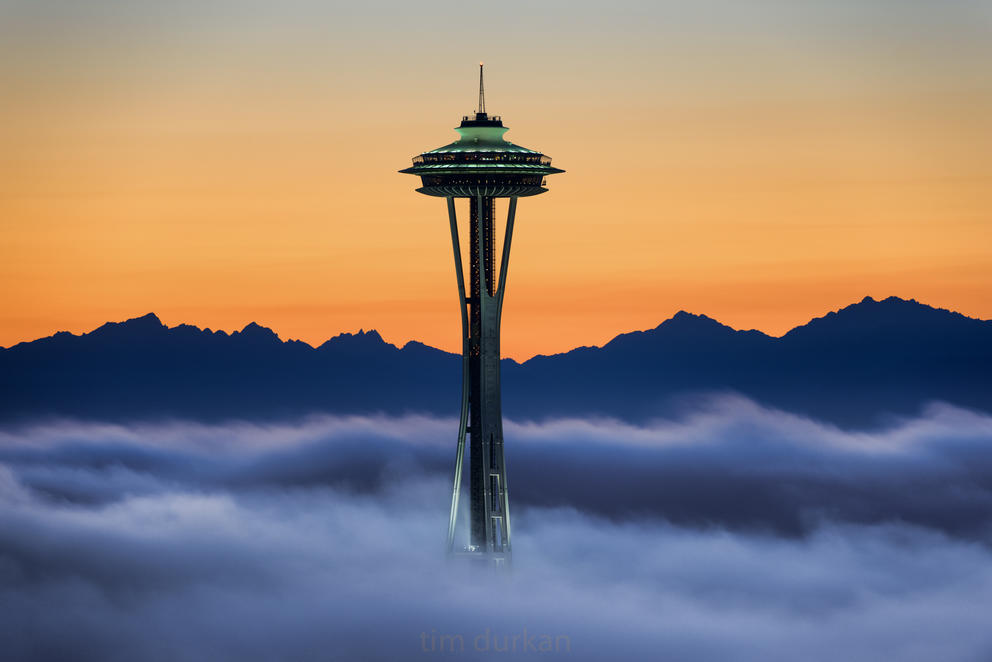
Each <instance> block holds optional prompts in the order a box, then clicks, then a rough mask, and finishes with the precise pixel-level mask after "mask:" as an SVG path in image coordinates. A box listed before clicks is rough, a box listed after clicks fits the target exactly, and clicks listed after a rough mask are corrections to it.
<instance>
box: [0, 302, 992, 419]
mask: <svg viewBox="0 0 992 662" xmlns="http://www.w3.org/2000/svg"><path fill="white" fill-rule="evenodd" d="M990 374H992V322H990V321H983V320H977V319H972V318H969V317H965V316H964V315H961V314H959V313H954V312H951V311H947V310H943V309H938V308H932V307H930V306H926V305H923V304H920V303H917V302H916V301H905V300H902V299H898V298H895V297H890V298H888V299H885V300H884V301H875V300H873V299H871V298H865V299H864V300H863V301H861V302H860V303H857V304H853V305H851V306H848V307H846V308H844V309H842V310H839V311H837V312H832V313H829V314H828V315H826V316H824V317H820V318H817V319H814V320H812V321H810V322H809V323H808V324H806V325H804V326H801V327H797V328H795V329H793V330H792V331H790V332H789V333H787V334H786V335H785V336H783V337H781V338H773V337H770V336H767V335H765V334H763V333H760V332H758V331H737V330H734V329H732V328H730V327H728V326H725V325H723V324H720V323H719V322H717V321H715V320H713V319H711V318H709V317H706V316H703V315H693V314H690V313H686V312H679V313H678V314H676V315H675V316H674V317H672V318H671V319H669V320H666V321H665V322H663V323H662V324H660V325H659V326H658V327H656V328H654V329H651V330H648V331H636V332H633V333H626V334H623V335H620V336H617V337H616V338H614V339H613V340H611V341H610V342H609V343H607V344H606V345H604V346H603V347H601V348H600V347H582V348H578V349H575V350H572V351H570V352H567V353H564V354H557V355H554V356H536V357H534V358H532V359H531V360H529V361H526V362H525V363H523V364H518V363H516V362H514V361H509V360H507V361H504V362H503V392H504V413H505V414H506V415H507V416H508V417H510V418H515V419H534V418H548V417H560V416H588V415H600V416H610V417H620V418H624V419H629V420H644V419H648V418H652V417H657V416H664V415H666V414H668V413H671V412H672V411H673V410H674V409H675V408H677V407H679V406H682V405H683V404H684V402H685V400H686V398H691V397H692V396H694V395H697V394H708V393H713V392H718V393H719V392H731V393H739V394H743V395H746V396H748V397H752V398H754V399H755V400H757V401H759V402H761V403H764V404H767V405H770V406H773V407H779V408H783V409H786V410H789V411H794V412H797V413H803V414H808V415H811V416H814V417H817V418H821V419H826V420H830V421H834V422H837V423H840V424H843V425H863V424H869V423H872V422H875V421H878V420H879V419H880V418H881V417H884V416H886V415H894V414H895V415H898V414H911V413H914V412H916V411H918V410H919V408H920V407H921V406H922V405H924V404H926V403H928V402H930V401H935V400H939V401H945V402H949V403H952V404H956V405H960V406H965V407H970V408H975V409H979V410H983V411H992V377H990ZM460 379H461V365H460V358H459V357H458V356H457V355H455V354H450V353H447V352H443V351H441V350H437V349H434V348H432V347H428V346H426V345H423V344H421V343H418V342H410V343H407V344H406V345H405V346H404V347H403V348H402V349H400V348H397V347H395V346H393V345H390V344H388V343H386V342H384V341H383V340H382V337H381V336H380V335H379V334H378V333H377V332H376V331H367V332H366V331H360V332H359V333H357V334H347V333H346V334H341V335H339V336H336V337H334V338H331V339H330V340H328V341H327V342H325V343H324V344H322V345H320V346H319V347H317V348H313V347H311V346H310V345H307V344H306V343H303V342H299V341H288V342H283V341H281V340H280V339H279V337H278V336H277V335H276V334H275V333H273V332H272V331H271V330H270V329H267V328H265V327H261V326H259V325H257V324H254V323H252V324H249V325H248V326H246V327H245V328H244V329H242V330H241V331H239V332H235V333H232V334H230V335H228V334H227V333H225V332H223V331H211V330H209V329H202V330H201V329H199V328H197V327H194V326H189V325H185V324H184V325H180V326H177V327H174V328H171V329H170V328H167V327H166V326H164V325H163V324H162V323H161V322H160V321H159V319H158V318H157V317H156V316H155V315H153V314H148V315H145V316H144V317H139V318H136V319H132V320H128V321H127V322H121V323H107V324H104V325H103V326H101V327H100V328H98V329H96V330H94V331H92V332H90V333H87V334H84V335H81V336H75V335H73V334H70V333H66V332H60V333H57V334H55V335H54V336H51V337H48V338H42V339H40V340H36V341H34V342H29V343H21V344H19V345H16V346H14V347H11V348H8V349H4V350H0V395H2V400H0V420H2V421H8V422H9V421H15V420H25V419H32V418H37V417H45V416H71V417H79V418H87V419H103V420H133V419H150V418H151V419H161V418H171V417H175V418H193V419H200V420H221V419H229V418H244V419H255V420H265V419H275V418H284V417H295V416H301V415H306V414H310V413H318V412H333V413H375V412H383V413H393V414H395V413H403V412H425V413H432V414H440V415H446V416H455V415H457V409H458V403H459V397H458V396H459V388H460Z"/></svg>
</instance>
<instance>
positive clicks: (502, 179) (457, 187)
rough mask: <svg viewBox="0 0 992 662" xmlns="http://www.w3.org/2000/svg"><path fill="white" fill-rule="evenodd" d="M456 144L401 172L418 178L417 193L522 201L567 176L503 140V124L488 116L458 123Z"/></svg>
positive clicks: (423, 157) (541, 158) (417, 160)
mask: <svg viewBox="0 0 992 662" xmlns="http://www.w3.org/2000/svg"><path fill="white" fill-rule="evenodd" d="M455 131H457V132H458V135H459V136H460V139H459V140H457V141H455V142H453V143H451V144H448V145H445V146H443V147H438V148H437V149H432V150H431V151H429V152H424V153H423V154H421V155H419V156H415V157H413V166H412V167H410V168H406V169H404V170H400V172H402V173H406V174H410V175H418V176H419V177H420V178H421V182H422V183H423V186H422V187H421V188H418V189H417V192H419V193H423V194H425V195H435V196H443V197H456V198H464V197H475V196H480V195H481V196H485V197H497V198H505V197H520V196H528V195H537V194H539V193H544V192H545V191H547V190H548V189H546V188H544V184H545V180H544V177H545V176H546V175H553V174H555V173H559V172H565V171H564V170H561V169H559V168H553V167H552V166H551V157H550V156H545V155H544V154H541V153H540V152H535V151H534V150H532V149H527V148H526V147H521V146H520V145H514V144H513V143H511V142H507V141H506V140H504V139H503V134H504V133H506V132H507V131H508V129H507V127H505V126H503V122H502V120H501V119H500V118H499V117H498V116H497V117H490V116H488V115H486V113H476V114H475V115H474V116H466V117H463V118H462V123H461V126H459V127H458V128H456V129H455Z"/></svg>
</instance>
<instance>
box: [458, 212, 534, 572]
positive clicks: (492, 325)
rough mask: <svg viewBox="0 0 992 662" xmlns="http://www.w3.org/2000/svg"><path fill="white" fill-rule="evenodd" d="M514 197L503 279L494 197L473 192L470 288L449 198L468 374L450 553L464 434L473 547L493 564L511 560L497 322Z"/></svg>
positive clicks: (506, 243) (507, 240)
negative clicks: (497, 258)
mask: <svg viewBox="0 0 992 662" xmlns="http://www.w3.org/2000/svg"><path fill="white" fill-rule="evenodd" d="M516 203H517V200H516V198H510V204H509V210H508V214H507V224H506V234H505V238H504V240H503V255H502V259H501V264H500V269H499V276H498V282H497V274H496V270H495V225H496V224H495V200H494V199H493V198H491V197H485V196H475V197H473V198H470V202H469V228H468V229H469V237H468V240H467V242H466V244H467V250H468V256H469V280H470V284H469V288H467V289H468V294H469V296H468V297H465V290H466V288H465V285H464V282H463V280H462V279H463V271H462V268H461V246H460V242H459V239H458V229H457V219H456V217H455V207H454V200H453V198H449V199H448V211H449V215H450V220H451V229H452V235H451V236H452V245H453V247H454V250H455V270H456V272H457V276H458V278H459V284H458V286H459V295H460V298H461V300H462V304H461V305H462V331H463V343H462V347H463V352H462V362H463V379H462V415H461V421H460V430H459V435H458V451H457V454H456V466H455V485H454V490H453V492H452V504H451V520H450V522H449V527H448V548H449V551H453V546H454V538H453V535H454V529H455V520H456V519H457V516H458V498H459V496H458V495H459V490H460V483H461V475H462V466H463V463H464V444H465V436H466V435H467V436H468V437H469V439H470V443H469V463H470V466H469V509H468V510H469V521H470V539H469V542H470V545H471V547H472V548H473V549H474V551H475V552H482V553H484V554H486V555H487V556H488V557H489V558H490V559H491V560H492V561H493V563H494V564H495V565H502V564H505V563H507V562H508V561H509V559H510V549H511V546H510V518H509V495H508V490H507V484H506V465H505V462H504V454H503V421H502V411H501V402H500V365H499V363H500V348H499V336H500V319H501V317H502V308H503V293H504V289H505V286H506V270H507V266H508V264H509V255H510V242H511V239H512V233H513V220H514V216H515V214H516Z"/></svg>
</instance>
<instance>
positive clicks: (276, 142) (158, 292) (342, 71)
mask: <svg viewBox="0 0 992 662" xmlns="http://www.w3.org/2000/svg"><path fill="white" fill-rule="evenodd" d="M690 4H691V6H688V5H690ZM480 60H484V61H485V62H486V64H487V100H488V109H489V110H490V111H491V112H496V113H499V114H501V115H502V116H503V118H504V121H505V122H506V124H507V125H508V126H509V127H510V132H509V133H508V135H507V138H508V139H509V140H511V141H513V142H517V143H519V144H522V145H525V146H527V147H532V148H535V149H539V150H541V151H543V152H544V153H546V154H550V155H551V156H552V157H553V158H554V163H555V165H557V166H559V167H562V168H565V169H566V170H567V173H566V174H563V175H557V176H554V177H552V178H550V180H549V181H550V187H551V192H550V193H549V194H546V195H543V196H540V197H537V198H533V199H526V200H522V201H521V205H520V209H519V211H518V216H517V229H516V233H515V236H514V244H513V259H512V260H511V268H510V271H511V273H510V274H509V284H508V293H507V303H506V310H505V315H504V329H503V335H504V340H503V348H504V353H505V354H507V355H509V356H513V357H515V358H526V357H528V356H530V355H532V354H534V353H551V352H557V351H563V350H567V349H569V348H571V347H574V346H576V345H584V344H601V343H603V342H605V341H606V340H608V339H609V338H611V337H612V336H614V335H615V334H617V333H620V332H623V331H629V330H633V329H639V328H647V327H653V326H655V325H657V324H658V323H659V322H660V321H662V320H663V319H665V318H667V317H669V316H671V315H672V314H673V313H674V312H676V311H677V310H679V309H687V310H690V311H693V312H699V313H705V314H708V315H710V316H712V317H715V318H717V319H719V320H721V321H723V322H725V323H728V324H731V325H732V326H735V327H738V328H758V329H761V330H763V331H766V332H768V333H772V334H776V335H777V334H781V333H783V332H784V331H786V330H788V329H789V328H791V327H792V326H795V325H797V324H801V323H804V322H805V321H807V320H808V319H809V318H810V317H812V316H816V315H820V314H822V313H824V312H825V311H827V310H830V309H836V308H839V307H841V306H843V305H846V304H848V303H851V302H853V301H855V300H858V299H860V298H862V297H864V296H865V295H872V296H875V297H876V298H881V297H885V296H889V295H897V296H902V297H906V298H909V297H913V298H917V299H918V300H921V301H924V302H926V303H930V304H933V305H938V306H942V307H948V308H953V309H956V310H959V311H961V312H964V313H966V314H969V315H973V316H978V317H984V318H990V317H992V73H990V67H989V63H990V62H992V2H989V1H985V2H966V1H956V0H943V1H939V2H938V1H922V0H898V1H897V0H859V1H854V0H841V1H836V2H826V1H822V2H808V1H801V0H790V1H785V0H782V1H777V2H775V1H769V0H763V1H758V2H741V1H740V0H704V1H702V2H693V3H684V2H679V3H675V2H666V1H654V2H623V1H620V2H612V3H591V2H575V1H572V2H566V1H562V0H553V1H545V2H540V3H535V2H526V3H523V2H512V1H507V2H501V3H498V4H497V3H466V2H419V3H406V2H362V3H358V2H348V3H337V2H317V1H316V0H284V1H282V2H278V3H274V2H261V1H254V0H253V1H244V0H239V1H237V2H235V1H234V0H222V1H214V2H211V1H205V0H198V1H196V2H191V1H188V0H172V1H170V2H161V1H155V2H151V1H149V0H130V1H128V2H123V1H121V2H113V1H110V0H86V1H83V0H62V1H55V0H24V1H13V2H12V1H10V0H0V91H2V93H0V224H2V225H0V227H2V232H0V345H4V346H7V345H11V344H14V343H16V342H20V341H22V340H29V339H33V338H36V337H39V336H44V335H49V334H51V333H53V332H55V331H58V330H69V331H73V332H76V333H79V332H83V331H88V330H90V329H92V328H94V327H96V326H98V325H99V324H101V323H102V322H104V321H107V320H121V319H126V318H128V317H135V316H137V315H141V314H144V313H146V312H149V311H154V312H156V313H158V314H159V316H160V317H161V318H162V320H163V321H164V322H166V323H167V324H170V325H174V324H178V323H180V322H188V323H193V324H196V325H198V326H209V327H211V328H215V329H216V328H222V329H227V330H233V329H237V328H241V327H242V326H244V325H245V324H246V323H248V322H249V321H257V322H259V323H261V324H264V325H266V326H269V327H271V328H273V329H274V330H275V331H276V332H277V333H279V334H280V336H281V337H283V338H284V339H286V338H299V339H302V340H306V341H307V342H310V343H313V344H317V343H320V342H322V341H323V340H325V339H327V338H328V337H330V336H332V335H335V334H337V333H340V332H342V331H355V330H357V329H359V328H366V329H368V328H376V329H378V330H380V332H381V333H382V334H383V336H384V337H385V338H386V339H387V340H389V341H391V342H395V343H399V344H402V343H403V342H405V341H407V340H410V339H418V340H422V341H424V342H427V343H429V344H432V345H436V346H439V347H443V348H446V349H452V350H454V349H457V347H458V346H459V338H458V336H459V326H458V325H459V322H458V310H457V304H456V292H455V281H454V277H453V276H454V274H453V267H452V262H451V254H450V240H449V238H448V229H447V222H446V219H445V216H444V214H445V210H444V204H443V201H441V200H439V199H434V198H427V197H424V196H419V195H417V194H416V193H414V191H413V189H414V188H415V187H416V180H415V179H414V178H412V177H409V176H406V175H400V174H397V173H396V171H397V170H398V169H400V168H403V167H406V166H408V165H409V163H410V157H412V156H413V155H415V154H417V153H419V152H421V151H423V150H426V149H429V148H433V147H436V146H439V145H441V144H444V143H447V142H450V141H451V140H453V139H455V138H456V137H457V136H456V135H455V134H454V132H453V131H452V130H451V128H452V127H454V126H455V125H456V124H457V122H458V120H459V118H460V116H461V115H462V114H464V113H467V112H471V111H472V110H474V108H475V83H476V80H475V77H476V66H477V63H478V61H480ZM504 209H505V207H504V206H501V207H500V210H501V211H502V210H504Z"/></svg>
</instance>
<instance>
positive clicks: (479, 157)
mask: <svg viewBox="0 0 992 662" xmlns="http://www.w3.org/2000/svg"><path fill="white" fill-rule="evenodd" d="M455 131H457V132H458V135H459V139H458V140H456V141H455V142H453V143H450V144H447V145H444V146H443V147H438V148H437V149H432V150H430V151H429V152H424V153H422V154H420V155H419V156H415V157H414V158H413V166H412V167H410V168H406V169H404V170H400V172H402V173H406V174H410V175H417V176H418V177H420V181H421V187H420V188H418V189H417V192H418V193H423V194H424V195H431V196H435V197H439V198H445V199H446V201H447V206H448V222H449V224H450V226H451V245H452V248H453V249H454V254H455V275H456V278H457V281H458V303H459V309H460V311H461V319H462V399H461V415H460V418H459V424H458V444H457V450H456V453H455V472H454V486H453V488H452V493H451V514H450V517H449V520H448V538H447V550H448V553H449V554H450V555H457V556H462V555H465V556H469V557H471V558H476V559H479V560H480V561H485V562H486V563H487V564H489V565H492V566H496V567H499V566H507V565H509V563H510V559H511V545H510V499H509V490H508V488H507V483H506V461H505V454H504V450H503V418H502V411H501V405H500V379H499V367H500V366H499V362H500V350H499V333H500V321H501V319H502V314H503V295H504V294H505V292H506V273H507V267H508V266H509V261H510V242H511V239H512V238H513V221H514V218H515V216H516V211H517V199H518V198H523V197H528V196H532V195H539V194H541V193H544V192H545V191H547V190H548V189H547V188H545V184H546V180H545V177H546V176H547V175H552V174H556V173H560V172H564V170H560V169H558V168H553V167H552V166H551V158H550V157H548V156H545V155H544V154H542V153H540V152H537V151H534V150H532V149H527V148H525V147H521V146H520V145H515V144H513V143H511V142H507V141H506V140H504V139H503V134H505V133H506V132H507V127H505V126H503V121H502V119H501V118H500V117H499V116H497V115H489V114H487V113H486V97H485V88H484V84H483V66H482V63H480V64H479V105H478V109H477V110H476V112H475V113H474V114H472V115H466V116H464V117H462V121H461V124H460V125H459V126H458V127H457V128H456V129H455ZM456 198H468V200H469V222H468V240H467V244H468V246H467V249H468V260H469V275H468V276H469V286H468V288H466V287H465V272H464V268H463V266H462V247H461V243H460V241H459V238H458V219H457V215H456V213H455V199H456ZM497 198H508V199H509V201H508V204H507V214H506V229H505V234H504V237H503V249H502V256H501V258H500V264H499V272H498V273H497V272H496V269H495V266H496V265H495V262H494V258H495V255H494V251H495V244H494V237H495V232H496V222H495V220H496V199H497ZM466 436H467V437H468V438H469V440H470V441H469V477H468V478H469V522H470V532H469V537H468V541H469V542H468V544H466V545H463V546H461V548H460V549H457V550H456V549H455V530H456V525H457V523H458V503H459V494H460V490H461V486H462V482H463V478H462V474H463V467H464V462H465V438H466Z"/></svg>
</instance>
